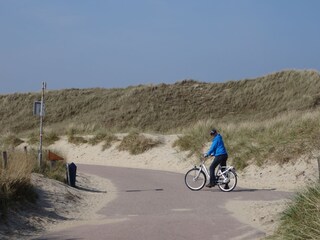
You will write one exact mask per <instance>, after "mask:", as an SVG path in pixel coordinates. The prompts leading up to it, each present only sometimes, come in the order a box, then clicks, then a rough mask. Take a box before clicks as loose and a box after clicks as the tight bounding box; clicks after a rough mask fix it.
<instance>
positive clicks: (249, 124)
mask: <svg viewBox="0 0 320 240" xmlns="http://www.w3.org/2000/svg"><path fill="white" fill-rule="evenodd" d="M319 118H320V110H314V111H308V112H296V111H294V112H288V113H286V114H281V115H279V116H277V117H275V118H272V119H268V120H265V121H259V122H257V121H244V122H239V123H235V122H218V121H202V122H198V123H197V124H195V125H194V126H193V127H191V128H189V129H188V130H186V131H185V134H184V135H183V136H182V137H180V138H179V140H177V142H176V143H175V145H176V146H179V147H180V148H181V149H182V150H189V151H190V153H191V154H200V153H201V152H202V151H203V147H204V146H207V145H208V142H209V141H210V136H209V134H208V133H209V130H210V129H211V128H213V127H215V128H217V129H218V130H219V131H220V133H221V135H222V136H223V137H224V140H225V144H226V147H227V149H228V152H229V155H230V159H232V160H233V164H234V165H235V166H236V167H238V168H240V169H242V168H244V167H246V166H247V165H248V164H249V163H252V162H253V163H255V164H257V165H262V164H264V163H266V162H268V161H271V162H276V163H279V164H283V163H285V162H288V161H290V160H294V159H297V158H298V157H299V156H301V155H303V154H308V153H311V151H312V150H316V149H320V122H319Z"/></svg>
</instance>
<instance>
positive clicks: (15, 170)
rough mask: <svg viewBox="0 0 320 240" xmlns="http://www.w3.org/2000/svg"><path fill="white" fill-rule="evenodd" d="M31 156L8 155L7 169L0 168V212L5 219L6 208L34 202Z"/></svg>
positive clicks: (15, 153)
mask: <svg viewBox="0 0 320 240" xmlns="http://www.w3.org/2000/svg"><path fill="white" fill-rule="evenodd" d="M33 169H34V159H33V156H31V155H29V154H25V153H22V152H12V153H10V154H9V158H8V166H7V169H3V168H0V200H1V201H0V211H1V214H2V218H6V217H7V211H8V208H9V207H10V206H11V205H12V204H13V203H15V202H22V201H31V202H34V201H35V200H36V194H35V192H34V190H33V188H32V185H31V173H32V170H33Z"/></svg>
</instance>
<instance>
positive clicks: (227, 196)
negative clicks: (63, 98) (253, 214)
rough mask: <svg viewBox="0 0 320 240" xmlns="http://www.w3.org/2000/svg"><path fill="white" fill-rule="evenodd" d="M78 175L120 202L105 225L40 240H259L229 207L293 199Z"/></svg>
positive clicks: (166, 176)
mask: <svg viewBox="0 0 320 240" xmlns="http://www.w3.org/2000/svg"><path fill="white" fill-rule="evenodd" d="M78 171H81V172H84V173H88V174H94V175H97V176H100V177H105V178H107V179H109V180H110V181H111V182H112V183H113V184H114V185H115V187H116V194H117V197H116V199H115V200H113V201H112V202H110V203H109V204H108V205H107V206H105V207H104V208H103V209H101V210H100V212H99V214H102V215H104V216H105V220H101V221H100V222H96V223H94V224H88V225H81V226H76V227H72V228H68V229H64V230H62V231H59V232H53V233H47V234H45V235H43V236H41V237H40V238H37V239H38V240H39V239H50V240H55V239H65V240H66V239H68V240H75V239H90V240H94V239H99V240H101V239H110V240H113V239H115V240H129V239H132V240H144V239H146V240H171V239H172V240H173V239H174V240H179V239H181V240H188V239H201V240H206V239H235V240H236V239H246V240H247V239H259V238H261V237H263V236H265V233H263V232H261V231H259V230H257V229H254V228H252V227H251V226H249V225H246V224H244V223H241V222H239V221H237V220H236V219H235V218H234V217H232V215H231V213H230V212H228V210H226V209H225V207H224V206H225V203H226V202H227V201H231V200H264V201H266V200H277V199H283V198H288V197H290V195H291V194H290V193H287V192H278V191H274V190H270V189H245V188H238V187H236V188H235V190H234V191H232V192H230V193H224V192H221V191H220V190H219V189H218V188H211V189H205V188H204V189H202V190H201V191H191V190H189V189H188V188H187V187H186V186H185V184H184V175H183V174H178V173H172V172H165V171H154V170H144V169H131V168H117V167H107V166H92V165H80V164H79V165H78ZM239 181H241V179H239ZM107 191H108V190H107Z"/></svg>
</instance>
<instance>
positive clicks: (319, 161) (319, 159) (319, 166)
mask: <svg viewBox="0 0 320 240" xmlns="http://www.w3.org/2000/svg"><path fill="white" fill-rule="evenodd" d="M318 171H319V182H320V157H318Z"/></svg>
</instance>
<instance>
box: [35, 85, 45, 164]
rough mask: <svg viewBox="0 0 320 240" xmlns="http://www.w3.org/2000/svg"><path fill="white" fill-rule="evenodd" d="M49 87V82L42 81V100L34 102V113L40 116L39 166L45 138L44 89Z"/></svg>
mask: <svg viewBox="0 0 320 240" xmlns="http://www.w3.org/2000/svg"><path fill="white" fill-rule="evenodd" d="M46 88H47V84H46V83H45V82H42V93H41V101H35V102H34V104H33V114H34V115H35V116H39V117H40V144H39V152H38V165H39V168H41V166H42V138H43V117H44V115H45V105H44V91H45V89H46Z"/></svg>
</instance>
